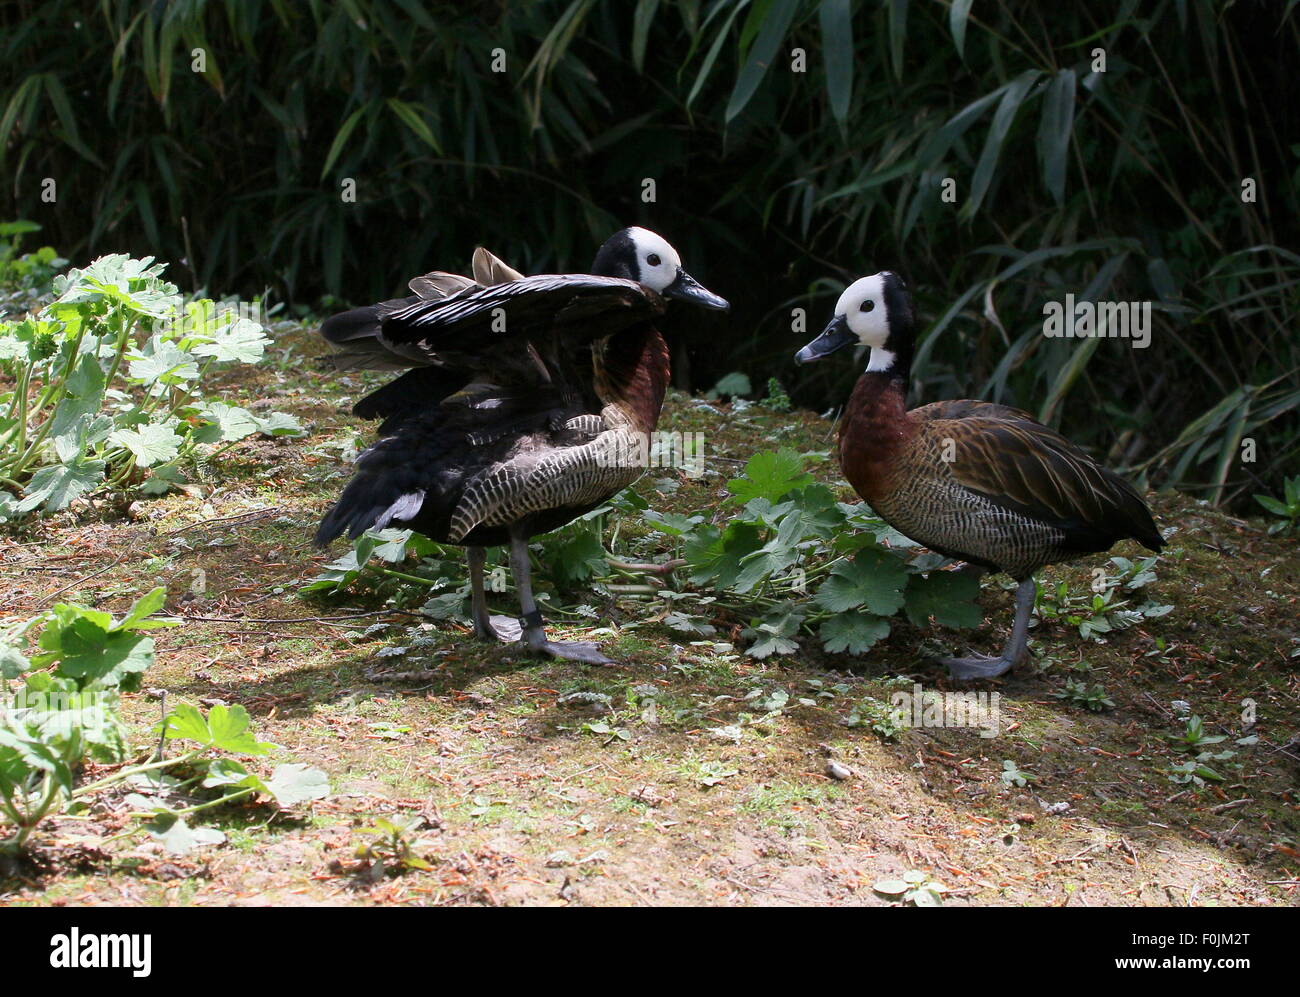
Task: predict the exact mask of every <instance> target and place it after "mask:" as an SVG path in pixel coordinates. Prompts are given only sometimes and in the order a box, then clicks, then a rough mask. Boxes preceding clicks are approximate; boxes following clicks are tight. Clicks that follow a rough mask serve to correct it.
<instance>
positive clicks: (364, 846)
mask: <svg viewBox="0 0 1300 997" xmlns="http://www.w3.org/2000/svg"><path fill="white" fill-rule="evenodd" d="M423 821H424V818H422V817H418V816H417V817H410V818H407V819H400V818H399V819H395V820H389V819H388V818H387V817H377V818H376V819H375V822H374V824H373V825H371V826H370V827H363V828H358V829H357V832H356V833H357V834H360V835H364V836H366V837H367V838H369V839H370V840H369V841H363V842H362V843H361V844H360V845H358V846H357V851H356V855H357V858H359V859H362V860H364V861H365V862H367V863H370V864H371V865H372V868H374V869H375V871H376V873H377V874H378V875H384V874H392V875H400V874H401V873H403V872H409V871H411V870H418V871H421V872H426V871H428V870H430V869H432V868H433V866H432V865H430V864H429V863H428V862H426V861H425V860H424V859H422V858H420V856H419V855H418V854H416V851H415V849H416V848H417V847H418V845H419V838H418V835H417V834H416V832H418V831H419V829H420V827H421V825H422V824H423Z"/></svg>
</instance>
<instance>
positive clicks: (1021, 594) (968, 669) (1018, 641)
mask: <svg viewBox="0 0 1300 997" xmlns="http://www.w3.org/2000/svg"><path fill="white" fill-rule="evenodd" d="M1037 591H1038V586H1037V585H1036V584H1035V583H1034V580H1033V578H1026V579H1025V580H1024V581H1022V582H1021V583H1020V586H1019V587H1018V588H1017V589H1016V618H1015V621H1014V622H1013V623H1012V624H1011V639H1010V640H1008V641H1007V646H1006V647H1004V648H1003V649H1002V654H1001V655H1000V656H999V657H996V658H993V657H990V656H988V655H987V654H972V655H971V656H970V657H967V658H944V659H942V660H943V663H944V664H945V665H947V666H948V672H949V674H951V675H952V677H953V678H955V679H988V678H994V677H996V676H998V675H1001V674H1003V673H1004V672H1007V671H1009V670H1010V669H1012V668H1014V667H1015V666H1016V665H1018V664H1019V663H1020V661H1021V659H1022V658H1024V656H1025V649H1026V648H1027V646H1028V644H1029V614H1030V612H1031V611H1032V610H1033V608H1034V595H1035V593H1036V592H1037Z"/></svg>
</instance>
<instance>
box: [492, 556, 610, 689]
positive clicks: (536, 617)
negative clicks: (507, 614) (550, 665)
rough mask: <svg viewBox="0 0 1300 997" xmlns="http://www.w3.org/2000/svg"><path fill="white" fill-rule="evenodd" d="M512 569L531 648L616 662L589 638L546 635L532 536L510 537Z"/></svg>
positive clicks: (576, 658)
mask: <svg viewBox="0 0 1300 997" xmlns="http://www.w3.org/2000/svg"><path fill="white" fill-rule="evenodd" d="M510 570H511V571H512V572H513V573H514V576H515V588H516V589H518V591H519V615H520V617H521V622H522V623H523V640H524V643H525V644H526V645H528V648H529V650H531V651H533V652H534V653H536V654H549V655H550V656H551V657H553V658H570V659H572V660H574V661H585V662H587V663H588V664H592V665H612V664H613V662H612V661H611V660H610V659H609V658H607V657H605V656H604V655H603V654H601V653H600V648H599V647H598V646H597V645H595V644H593V643H590V642H588V641H580V642H563V641H550V640H547V639H546V630H545V629H544V628H543V627H542V614H541V613H539V612H538V611H537V602H536V600H534V599H533V569H532V564H531V563H530V561H529V558H528V538H527V537H519V536H515V537H511V538H510Z"/></svg>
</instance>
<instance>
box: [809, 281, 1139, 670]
mask: <svg viewBox="0 0 1300 997" xmlns="http://www.w3.org/2000/svg"><path fill="white" fill-rule="evenodd" d="M859 344H861V345H863V346H867V347H870V349H871V358H870V361H869V362H868V364H867V369H866V371H865V372H864V373H863V375H862V376H861V377H860V378H858V383H857V385H856V386H855V387H854V389H853V394H852V396H851V397H850V398H849V403H848V406H847V407H846V408H845V411H844V423H843V426H842V428H841V429H840V465H841V467H842V468H843V469H844V475H845V477H846V478H847V479H848V481H849V483H850V484H852V485H853V487H854V488H855V489H856V490H857V492H858V494H859V495H861V496H862V498H863V499H864V500H865V501H866V502H867V503H868V504H869V505H870V506H871V507H872V509H874V510H875V512H876V514H877V515H879V516H880V518H881V519H883V520H884V521H885V522H887V523H889V525H890V526H892V527H894V529H896V530H898V531H899V532H900V533H902V534H904V535H905V536H908V537H910V538H911V539H913V540H915V541H916V542H917V543H920V544H922V545H924V546H926V547H929V548H930V549H931V550H934V551H937V552H938V553H941V554H944V555H946V556H947V557H952V558H958V559H960V560H963V561H967V562H970V563H971V564H975V565H978V566H980V567H982V568H986V569H988V570H990V571H1001V572H1005V573H1006V574H1008V575H1010V576H1011V577H1012V578H1014V579H1016V581H1018V582H1019V583H1020V584H1019V587H1018V588H1017V589H1016V615H1015V622H1014V624H1013V626H1012V628H1011V638H1010V640H1009V641H1008V642H1007V644H1006V647H1005V648H1004V649H1003V651H1002V654H1001V655H1000V656H998V657H989V656H988V655H983V654H974V655H971V656H970V657H965V658H946V659H944V661H943V663H944V664H946V665H947V666H948V668H949V670H950V671H951V673H952V675H953V677H954V678H960V679H973V678H991V677H993V676H996V675H1001V674H1002V673H1004V672H1006V671H1007V670H1008V669H1010V668H1012V667H1013V666H1015V665H1016V664H1017V663H1018V662H1019V661H1020V660H1021V659H1022V658H1023V657H1024V655H1025V649H1026V638H1027V633H1028V628H1029V613H1030V611H1031V610H1032V609H1033V605H1034V597H1035V594H1036V588H1035V584H1034V579H1033V575H1034V572H1036V571H1038V570H1039V569H1040V568H1042V567H1044V566H1045V565H1048V564H1055V563H1058V562H1061V561H1072V560H1075V559H1076V558H1078V557H1081V556H1082V555H1084V554H1092V553H1097V552H1099V551H1105V550H1109V549H1110V548H1111V547H1112V546H1113V545H1114V544H1115V543H1117V542H1118V541H1120V540H1123V539H1125V538H1128V537H1131V538H1133V539H1134V540H1136V541H1138V543H1140V544H1142V545H1143V546H1144V547H1146V548H1147V549H1148V550H1152V551H1156V552H1158V551H1159V550H1160V549H1161V548H1162V547H1163V546H1164V540H1163V539H1162V538H1161V536H1160V533H1159V531H1158V530H1157V529H1156V524H1155V522H1154V521H1153V520H1152V518H1151V512H1150V510H1149V509H1148V508H1147V506H1146V503H1145V502H1144V501H1143V499H1142V496H1140V495H1139V494H1138V493H1137V492H1136V491H1135V490H1134V489H1133V487H1132V486H1131V485H1130V484H1129V483H1128V482H1126V481H1125V480H1124V479H1123V478H1121V477H1119V475H1117V474H1115V473H1114V472H1112V471H1109V470H1107V469H1106V468H1104V467H1102V466H1101V465H1100V464H1098V463H1097V462H1096V461H1094V460H1093V459H1092V458H1091V457H1089V456H1088V455H1087V454H1085V453H1084V452H1083V451H1082V450H1080V449H1079V448H1078V447H1076V446H1075V445H1074V444H1073V443H1071V442H1070V441H1069V440H1067V439H1066V438H1065V437H1063V436H1061V434H1060V433H1057V432H1056V431H1055V430H1052V429H1049V428H1048V427H1046V426H1044V425H1043V424H1042V423H1040V422H1038V421H1036V420H1035V419H1034V418H1033V417H1032V416H1030V415H1028V414H1027V413H1025V412H1022V411H1020V410H1019V409H1013V408H1009V407H1007V406H1005V405H995V404H992V403H990V402H979V401H970V400H960V401H942V402H933V403H931V404H929V405H923V406H921V407H920V408H916V409H913V410H912V411H910V412H909V411H908V410H907V407H906V404H905V396H906V394H907V384H908V374H909V372H910V369H911V364H912V349H913V318H912V303H911V300H910V298H909V297H908V293H907V287H906V285H904V283H903V281H902V280H901V279H900V278H899V277H898V275H897V274H894V273H890V272H888V271H886V272H883V273H878V274H875V275H874V276H871V277H863V278H861V279H860V280H858V281H855V282H854V283H853V284H850V285H849V287H848V288H847V289H846V290H845V291H844V293H843V294H842V295H840V299H839V301H838V302H837V303H836V305H835V317H834V319H832V320H831V323H830V324H829V325H828V326H827V327H826V330H825V331H824V332H823V333H822V334H821V335H820V336H818V337H817V338H816V339H814V340H813V341H812V342H811V343H809V344H808V345H807V346H805V347H804V348H803V349H802V350H800V351H799V352H798V354H797V355H796V356H795V361H796V362H797V363H801V364H802V363H808V362H809V361H811V360H817V359H819V358H821V357H824V356H828V355H829V354H831V353H834V352H835V351H836V350H838V349H841V348H843V347H845V346H850V345H854V346H856V345H859Z"/></svg>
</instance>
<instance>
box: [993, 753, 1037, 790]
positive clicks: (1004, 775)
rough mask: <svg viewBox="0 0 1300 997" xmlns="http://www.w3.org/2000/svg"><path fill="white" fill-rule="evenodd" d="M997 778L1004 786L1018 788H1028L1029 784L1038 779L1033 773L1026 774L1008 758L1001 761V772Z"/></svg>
mask: <svg viewBox="0 0 1300 997" xmlns="http://www.w3.org/2000/svg"><path fill="white" fill-rule="evenodd" d="M998 777H999V778H1000V779H1001V780H1002V782H1003V784H1004V785H1007V786H1020V787H1022V788H1023V787H1024V786H1028V785H1029V784H1030V783H1031V782H1037V781H1038V777H1037V776H1036V775H1034V773H1032V772H1026V771H1025V770H1024V769H1022V768H1021V767H1020V766H1019V765H1017V764H1016V763H1015V762H1014V761H1012V760H1011V759H1010V758H1007V759H1004V760H1003V762H1002V771H1001V772H999V773H998Z"/></svg>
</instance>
